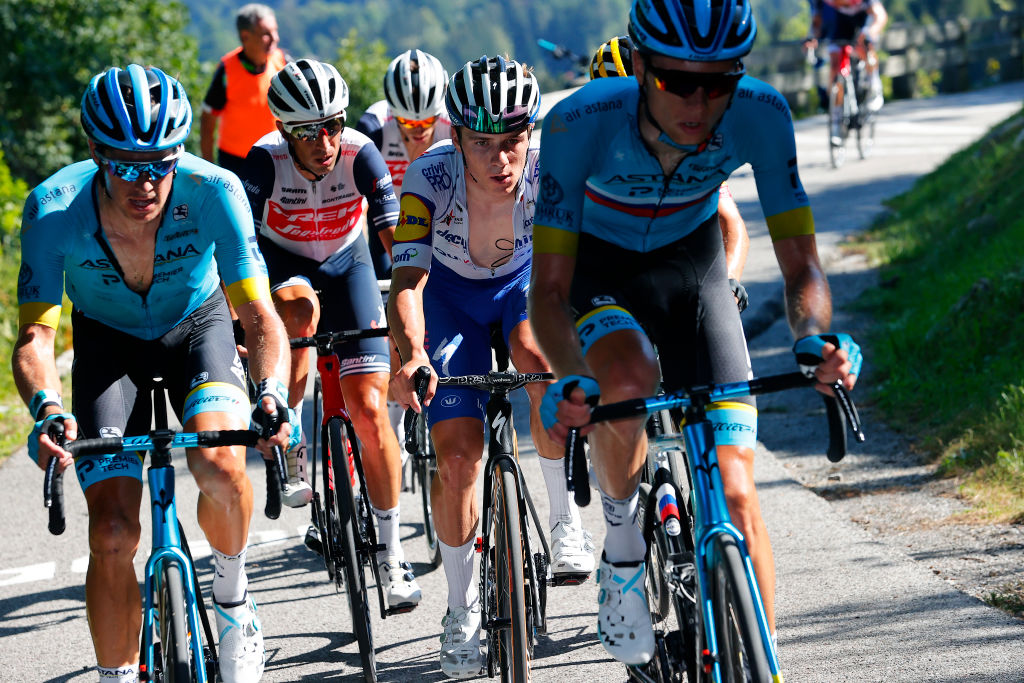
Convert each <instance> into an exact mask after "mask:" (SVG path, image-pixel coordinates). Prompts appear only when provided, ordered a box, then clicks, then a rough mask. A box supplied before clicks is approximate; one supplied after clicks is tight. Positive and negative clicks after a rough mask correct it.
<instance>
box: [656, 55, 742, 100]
mask: <svg viewBox="0 0 1024 683" xmlns="http://www.w3.org/2000/svg"><path fill="white" fill-rule="evenodd" d="M646 67H647V71H648V72H650V74H651V76H652V78H653V79H654V87H656V88H657V89H658V90H662V91H664V92H670V93H672V94H673V95H678V96H679V97H689V96H690V95H692V94H693V93H695V92H697V88H703V89H704V93H705V94H706V95H707V96H708V99H709V100H713V99H715V98H716V97H721V96H723V95H731V94H732V93H733V91H734V90H736V84H737V83H739V82H740V79H741V78H743V75H744V74H746V73H747V70H746V69H745V68H744V67H743V64H739V65H738V68H737V70H736V71H729V72H726V73H698V72H695V71H677V70H675V69H659V68H658V67H656V66H653V65H652V64H650V63H648V64H646Z"/></svg>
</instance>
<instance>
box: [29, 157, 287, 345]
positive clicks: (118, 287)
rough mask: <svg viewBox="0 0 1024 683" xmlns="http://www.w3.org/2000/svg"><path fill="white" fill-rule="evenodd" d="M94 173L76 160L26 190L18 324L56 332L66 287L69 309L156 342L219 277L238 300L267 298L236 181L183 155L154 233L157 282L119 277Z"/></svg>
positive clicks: (93, 166) (214, 287) (206, 295)
mask: <svg viewBox="0 0 1024 683" xmlns="http://www.w3.org/2000/svg"><path fill="white" fill-rule="evenodd" d="M98 178H99V176H98V170H97V168H96V164H95V163H93V161H91V160H88V161H82V162H79V163H76V164H72V165H70V166H67V167H65V168H63V169H62V170H60V171H58V172H57V173H55V174H54V175H52V176H51V177H49V178H48V179H47V180H45V181H44V182H43V183H41V184H40V185H39V186H38V187H36V188H35V189H34V190H33V191H32V193H31V194H30V195H29V197H28V200H26V202H25V211H24V214H23V219H22V227H21V273H20V275H19V278H18V304H19V306H20V325H27V324H32V323H38V324H43V325H47V326H49V327H53V328H56V327H57V323H58V321H59V319H60V306H61V299H62V296H63V293H64V290H65V288H66V289H67V294H68V298H69V299H71V302H72V303H73V304H74V306H75V308H76V309H78V310H80V311H81V312H82V313H84V314H85V315H86V316H88V317H90V318H92V319H94V320H97V321H99V322H101V323H103V324H105V325H108V326H109V327H112V328H115V329H117V330H121V331H123V332H125V333H127V334H130V335H132V336H135V337H139V338H141V339H156V338H158V337H161V336H163V335H164V334H165V333H167V332H168V331H169V330H171V329H172V328H174V327H175V326H177V325H178V323H180V322H181V321H183V320H184V319H185V318H187V317H188V316H189V315H190V314H191V313H193V312H194V311H195V310H196V309H197V308H198V307H199V306H200V305H201V304H202V303H203V302H204V301H206V300H207V299H208V298H209V297H210V296H211V295H212V294H213V293H214V292H215V291H216V290H217V288H218V287H219V286H220V281H221V279H222V278H223V280H224V283H225V284H226V285H227V289H228V294H229V296H230V298H231V301H232V303H233V304H234V305H236V306H238V305H240V304H243V303H246V302H248V301H253V300H256V299H266V300H269V299H270V290H269V285H268V282H267V269H266V266H265V265H264V263H263V257H262V256H260V253H259V250H258V249H257V248H256V235H255V232H254V228H253V220H252V212H251V211H250V209H249V202H248V201H247V199H246V196H245V192H244V190H243V189H242V184H241V183H240V182H239V181H238V178H237V177H236V176H235V175H234V174H233V173H231V172H230V171H226V170H224V169H223V168H220V167H219V166H214V165H213V164H211V163H208V162H206V161H204V160H202V159H200V158H199V157H196V156H193V155H191V154H185V155H184V156H182V158H181V160H180V161H179V162H178V167H177V170H176V172H175V177H174V180H173V187H172V190H171V194H170V197H169V198H168V201H167V207H166V213H165V214H164V218H163V222H162V223H161V224H160V228H159V230H158V231H157V234H156V249H155V253H154V255H153V258H154V262H153V283H152V285H151V286H150V288H149V290H148V291H147V292H146V293H144V294H140V293H138V292H135V291H133V290H131V289H129V288H128V286H127V285H126V284H125V283H124V278H123V273H122V270H121V267H120V265H119V264H118V263H117V260H116V258H115V257H114V252H113V250H112V249H111V248H110V245H109V243H108V242H107V239H106V237H105V236H104V234H103V231H102V229H101V227H100V218H99V207H98V205H97V201H96V194H95V193H96V191H97V190H98V191H100V192H102V191H103V190H102V188H97V187H95V185H96V182H97V180H98Z"/></svg>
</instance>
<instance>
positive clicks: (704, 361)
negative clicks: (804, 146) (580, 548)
mask: <svg viewBox="0 0 1024 683" xmlns="http://www.w3.org/2000/svg"><path fill="white" fill-rule="evenodd" d="M629 33H630V37H631V39H632V41H633V44H634V45H635V50H634V52H633V58H632V62H633V70H634V73H635V75H636V80H632V79H627V78H602V79H598V80H594V81H592V82H590V83H588V84H586V85H585V86H583V87H582V88H581V89H580V90H578V91H577V92H576V93H574V94H573V95H571V96H569V97H567V98H566V99H564V100H562V101H561V102H559V103H558V104H557V105H556V106H555V107H554V108H553V109H552V111H551V112H550V113H549V114H548V116H547V117H546V118H545V121H544V134H543V144H542V147H541V176H540V184H541V192H540V197H539V200H538V202H537V209H536V214H535V215H536V224H535V226H534V243H533V247H534V263H533V280H532V282H531V285H530V322H531V324H532V326H533V329H534V332H535V334H536V336H537V341H538V343H539V344H540V346H541V348H542V349H543V351H544V355H545V357H546V358H547V360H548V362H549V363H551V366H552V367H553V369H554V371H555V373H556V375H557V376H558V377H559V380H558V381H557V382H556V383H554V384H552V385H551V387H549V389H548V392H547V394H546V396H545V401H544V406H543V408H542V414H543V416H544V422H545V426H546V427H547V428H548V433H549V434H550V435H551V436H552V438H553V439H555V440H556V441H562V440H564V438H565V436H566V433H567V428H568V426H581V425H584V424H586V423H587V421H588V419H589V414H590V409H591V406H592V405H594V404H596V403H597V402H598V401H601V402H605V403H612V402H615V401H621V400H626V399H631V398H637V397H643V396H649V395H651V394H653V393H654V392H655V391H656V390H657V389H658V386H659V379H663V381H662V383H663V384H664V387H665V388H666V389H668V390H672V389H677V388H680V387H683V386H686V385H691V384H699V383H702V382H708V381H713V382H728V381H742V380H745V379H747V378H749V377H750V361H749V358H748V356H747V350H746V342H745V340H744V338H743V328H742V326H741V324H740V320H739V314H738V312H737V307H736V302H735V299H734V297H733V295H732V292H731V290H730V287H729V282H728V276H727V273H726V267H725V255H724V251H723V246H722V237H721V233H720V231H719V226H718V218H717V216H716V209H717V204H718V196H719V195H718V187H719V185H721V183H722V181H724V180H725V179H726V178H728V176H729V174H730V173H731V172H732V171H734V170H735V169H737V168H739V167H740V166H742V165H743V164H745V163H749V164H750V165H751V166H752V168H753V171H754V177H755V180H756V182H757V188H758V196H759V198H760V201H761V206H762V209H763V210H764V214H765V216H766V217H767V218H766V220H767V223H768V229H769V232H770V233H771V237H772V242H773V246H774V249H775V254H776V257H777V259H778V261H779V265H780V267H781V269H782V274H783V278H784V280H785V294H786V305H787V311H786V312H787V318H788V320H789V324H790V328H791V330H792V332H793V335H794V337H796V338H797V342H796V345H795V347H794V351H796V352H797V354H798V361H799V362H800V363H801V367H803V368H804V371H805V372H812V373H814V374H815V376H816V377H817V379H818V380H819V382H821V383H830V382H833V381H835V380H837V379H842V380H843V382H844V384H845V385H846V386H847V387H852V386H853V383H854V381H855V377H856V375H857V374H858V372H859V368H860V351H859V348H858V347H857V345H856V343H855V342H854V341H853V340H852V339H850V338H849V336H848V335H828V336H825V335H826V334H827V332H828V330H829V325H830V323H831V312H832V310H831V298H830V294H829V289H828V283H827V281H826V279H825V274H824V272H823V270H822V267H821V264H820V262H819V260H818V256H817V250H816V246H815V239H814V221H813V218H812V216H811V211H810V207H809V206H808V200H807V195H806V193H805V192H804V190H803V186H802V185H801V183H800V177H799V174H798V171H797V161H796V145H795V142H794V138H793V124H792V120H791V118H790V113H789V109H788V107H787V105H786V101H785V100H784V99H783V98H782V96H781V95H779V93H778V92H776V91H775V90H774V89H773V88H772V87H771V86H769V85H768V84H766V83H763V82H761V81H758V80H756V79H753V78H751V77H749V76H745V75H744V69H743V63H742V61H741V58H742V57H743V56H744V55H746V54H747V53H748V52H749V51H750V49H751V47H752V46H753V43H754V36H755V35H756V27H755V24H754V17H753V13H752V11H751V7H750V4H749V1H748V0H635V1H634V4H633V7H632V10H631V12H630V21H629ZM655 346H656V347H657V348H658V351H659V353H660V368H659V356H658V355H656V354H655V351H654V347H655ZM809 358H810V359H812V360H808V359H809ZM815 360H819V361H820V360H823V362H821V363H820V364H817V365H815ZM807 365H810V367H805V366H807ZM659 370H660V372H659ZM662 376H663V378H662ZM819 388H821V389H823V390H827V388H826V387H825V386H824V384H819ZM566 397H567V398H566ZM708 417H709V419H710V420H711V422H712V423H713V424H714V425H716V429H715V434H716V438H718V458H719V463H720V467H721V474H722V479H723V482H724V485H725V489H726V490H725V494H726V499H727V502H728V504H729V511H730V514H731V516H732V520H733V522H734V523H735V524H736V526H737V527H738V528H739V529H740V531H741V532H742V533H743V535H744V536H745V538H746V540H747V544H748V546H749V548H750V551H751V556H752V559H753V562H754V567H755V570H756V572H757V576H758V581H759V584H760V589H761V594H762V596H763V598H764V604H765V611H766V613H767V617H768V621H769V624H770V625H771V628H772V630H773V631H774V582H775V578H774V561H773V558H772V553H771V545H770V542H769V540H768V534H767V530H766V529H765V525H764V521H763V519H762V517H761V511H760V506H759V504H758V500H757V495H756V492H755V489H754V478H753V462H754V460H753V456H754V445H755V440H756V426H757V411H756V408H755V404H754V401H753V399H752V398H748V399H746V400H741V401H732V402H729V403H725V404H715V405H712V406H710V407H709V409H708ZM586 431H592V434H591V445H592V448H591V451H590V454H591V457H592V459H593V463H594V468H595V470H596V473H597V480H598V484H599V488H600V489H601V497H602V503H603V505H602V507H603V511H604V515H605V521H606V528H607V536H606V540H605V546H604V553H603V554H602V558H601V564H600V568H599V570H598V577H599V580H600V584H601V592H600V604H599V609H598V637H599V639H600V640H601V643H602V644H603V645H604V647H605V649H606V650H607V651H608V652H609V653H610V654H612V656H614V657H615V658H617V659H619V660H621V661H623V662H625V663H628V664H643V663H646V662H647V661H649V660H650V658H651V656H652V653H653V648H654V636H653V632H652V628H651V622H650V615H649V612H648V607H647V600H646V598H645V596H644V590H643V585H644V575H645V568H644V557H645V554H646V547H645V544H644V539H643V536H642V533H641V530H640V529H639V527H638V526H637V525H636V523H635V519H636V509H637V486H638V483H639V478H640V471H641V468H642V466H643V463H644V459H645V457H646V444H645V441H644V436H643V421H642V420H629V421H618V422H614V423H609V424H607V425H601V426H598V427H597V428H596V429H595V428H592V427H591V428H589V429H586V430H585V432H586ZM719 437H720V438H719Z"/></svg>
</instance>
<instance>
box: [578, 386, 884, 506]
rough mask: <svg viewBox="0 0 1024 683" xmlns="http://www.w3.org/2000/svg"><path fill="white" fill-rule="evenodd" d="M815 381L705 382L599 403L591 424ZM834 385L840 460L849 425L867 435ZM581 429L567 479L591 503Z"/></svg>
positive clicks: (860, 437)
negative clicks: (644, 396) (642, 396)
mask: <svg viewBox="0 0 1024 683" xmlns="http://www.w3.org/2000/svg"><path fill="white" fill-rule="evenodd" d="M815 381H816V380H815V379H814V378H808V377H806V376H805V375H804V374H803V373H800V372H789V373H784V374H780V375H768V376H766V377H755V378H753V379H751V380H750V381H747V382H731V383H726V384H705V385H700V386H695V387H690V388H688V389H683V390H680V391H676V392H673V393H670V394H660V395H658V396H652V397H649V398H636V399H630V400H626V401H620V402H618V403H610V404H607V405H599V406H597V407H596V408H594V409H593V411H591V413H590V422H589V423H588V424H596V423H598V422H607V421H609V420H621V419H626V418H631V417H634V418H635V417H644V416H646V415H649V414H650V413H653V412H657V411H659V410H671V409H674V408H687V407H689V406H691V405H693V404H694V403H695V400H694V398H695V397H696V398H699V399H700V402H701V403H712V402H715V401H726V400H729V399H735V398H741V397H743V396H756V395H759V394H770V393H774V392H778V391H786V390H788V389H795V388H798V387H807V386H811V385H813V384H814V383H815ZM831 388H832V391H833V393H834V394H835V396H823V397H822V398H824V400H825V414H826V416H827V417H828V427H829V430H828V431H829V445H828V451H827V453H826V455H827V457H828V459H829V460H830V461H831V462H839V461H840V460H842V459H843V458H844V457H846V446H847V443H846V442H847V435H846V427H847V424H849V426H850V429H852V430H853V434H854V438H855V439H856V440H857V441H858V442H863V441H864V438H865V437H864V432H863V430H862V429H861V422H860V416H859V415H858V413H857V407H856V406H855V405H854V404H853V400H852V399H851V398H850V395H849V393H848V392H847V391H846V389H845V388H843V386H842V384H841V383H840V382H836V383H835V384H833V385H832V387H831ZM844 418H845V419H844ZM579 432H580V428H579V427H570V428H569V435H568V437H567V438H566V441H565V452H566V479H567V483H568V486H569V490H570V491H574V492H575V497H576V504H577V505H580V506H585V505H587V504H588V503H589V502H590V486H589V485H585V486H579V485H577V484H578V483H579V482H580V481H584V482H586V481H588V473H587V465H586V458H584V457H583V440H582V439H581V438H580V434H579ZM570 461H571V462H570Z"/></svg>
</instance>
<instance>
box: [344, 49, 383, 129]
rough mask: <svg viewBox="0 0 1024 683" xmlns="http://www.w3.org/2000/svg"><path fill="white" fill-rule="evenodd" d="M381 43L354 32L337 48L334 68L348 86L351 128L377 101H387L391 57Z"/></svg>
mask: <svg viewBox="0 0 1024 683" xmlns="http://www.w3.org/2000/svg"><path fill="white" fill-rule="evenodd" d="M387 50H388V48H387V46H386V45H385V44H384V41H382V40H374V41H372V42H371V41H368V40H364V39H363V38H361V37H360V35H359V31H357V30H356V29H352V30H350V31H349V32H348V35H347V36H345V37H344V38H342V39H341V41H340V43H339V45H338V57H337V61H335V63H334V66H336V67H337V68H338V72H339V73H340V74H341V77H342V78H344V79H345V82H346V83H348V92H349V105H348V120H349V122H350V123H351V124H352V125H355V122H356V121H358V120H359V117H360V116H362V115H363V112H364V111H366V109H367V107H369V106H370V105H371V104H373V103H374V102H377V101H378V100H382V99H384V74H385V73H387V70H388V64H390V63H391V59H392V56H391V55H389V54H388V51H387Z"/></svg>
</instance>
